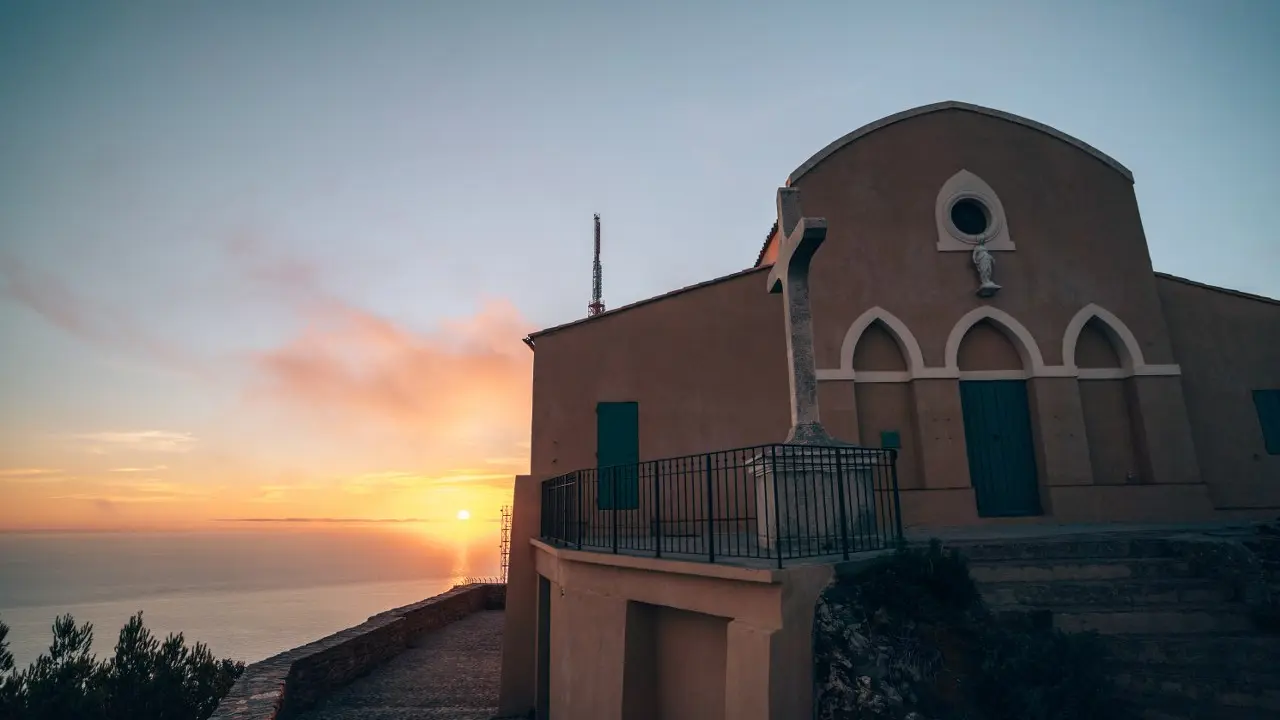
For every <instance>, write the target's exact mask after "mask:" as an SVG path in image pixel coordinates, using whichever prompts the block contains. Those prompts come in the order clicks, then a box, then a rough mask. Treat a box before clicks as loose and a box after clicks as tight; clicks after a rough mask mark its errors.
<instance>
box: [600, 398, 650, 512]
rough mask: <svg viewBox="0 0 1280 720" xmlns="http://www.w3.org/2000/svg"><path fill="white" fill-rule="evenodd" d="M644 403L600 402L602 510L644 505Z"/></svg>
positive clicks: (625, 508) (633, 507) (627, 508)
mask: <svg viewBox="0 0 1280 720" xmlns="http://www.w3.org/2000/svg"><path fill="white" fill-rule="evenodd" d="M639 463H640V405H639V404H638V403H634V402H602V403H599V404H598V405H596V468H597V473H596V477H597V479H598V480H599V483H600V485H599V490H598V492H597V494H596V498H597V506H598V507H599V508H600V509H602V510H609V509H616V510H634V509H635V508H638V507H640V482H639V472H638V471H639Z"/></svg>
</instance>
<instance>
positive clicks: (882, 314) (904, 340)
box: [840, 305, 924, 375]
mask: <svg viewBox="0 0 1280 720" xmlns="http://www.w3.org/2000/svg"><path fill="white" fill-rule="evenodd" d="M877 320H878V321H880V322H881V323H883V324H884V326H885V327H886V328H888V329H889V334H890V335H892V336H893V339H894V340H895V341H897V343H898V349H899V350H901V351H902V357H904V358H906V360H907V370H908V371H909V372H910V373H911V374H912V375H919V374H920V373H921V372H922V371H923V370H924V354H923V353H921V352H920V343H919V342H917V341H916V336H915V335H913V334H912V333H911V328H909V327H907V324H906V323H904V322H902V321H901V320H899V319H898V317H897V316H896V315H894V314H893V313H891V312H889V311H888V310H885V309H884V308H882V307H880V306H879V305H877V306H876V307H873V308H871V309H870V310H867V311H866V312H864V313H862V314H861V315H859V316H858V319H857V320H854V321H853V324H852V325H850V326H849V330H848V331H847V332H845V334H844V342H842V343H841V344H840V371H841V372H842V373H849V374H852V373H853V352H854V350H855V349H857V347H858V340H859V339H860V338H861V337H862V334H863V333H864V332H866V330H867V328H869V327H871V324H872V323H874V322H876V321H877Z"/></svg>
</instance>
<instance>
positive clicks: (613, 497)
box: [609, 467, 618, 555]
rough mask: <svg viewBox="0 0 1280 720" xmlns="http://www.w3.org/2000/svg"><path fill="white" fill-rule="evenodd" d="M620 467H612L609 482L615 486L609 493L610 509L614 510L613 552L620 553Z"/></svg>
mask: <svg viewBox="0 0 1280 720" xmlns="http://www.w3.org/2000/svg"><path fill="white" fill-rule="evenodd" d="M617 470H618V468H617V467H612V468H610V472H609V478H610V480H609V483H610V485H611V486H612V487H613V492H611V493H609V500H610V501H611V503H612V505H613V506H612V507H611V508H610V510H612V511H613V554H614V555H617V554H618V472H617Z"/></svg>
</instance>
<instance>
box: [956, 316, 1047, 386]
mask: <svg viewBox="0 0 1280 720" xmlns="http://www.w3.org/2000/svg"><path fill="white" fill-rule="evenodd" d="M982 322H984V323H985V324H986V326H989V327H990V328H994V329H996V330H998V331H999V332H1001V333H1002V334H1003V335H1004V337H1005V338H1006V339H1008V341H1009V343H1010V344H1011V345H1013V348H1014V350H1015V352H1017V354H1018V358H1019V360H1020V361H1021V369H1022V370H1023V371H1024V372H1025V373H1026V374H1027V375H1039V374H1043V372H1044V357H1043V356H1042V355H1041V353H1040V346H1039V345H1037V344H1036V340H1035V338H1034V337H1032V335H1031V331H1030V330H1027V328H1026V326H1024V325H1023V324H1022V323H1020V322H1018V321H1017V319H1015V318H1014V317H1013V316H1012V315H1010V314H1009V313H1007V312H1005V311H1003V310H1001V309H999V308H994V307H991V306H989V305H983V306H981V307H977V308H974V309H973V310H970V311H969V312H967V313H965V314H964V316H962V317H961V318H960V319H959V320H957V321H956V324H955V325H954V326H952V328H951V334H950V335H948V336H947V346H946V350H945V351H944V357H945V358H946V369H947V370H948V371H949V372H951V373H956V374H959V373H960V364H959V355H960V344H961V343H962V342H963V341H964V337H965V335H966V334H967V333H968V332H969V329H970V328H972V327H973V326H975V325H977V324H978V323H982Z"/></svg>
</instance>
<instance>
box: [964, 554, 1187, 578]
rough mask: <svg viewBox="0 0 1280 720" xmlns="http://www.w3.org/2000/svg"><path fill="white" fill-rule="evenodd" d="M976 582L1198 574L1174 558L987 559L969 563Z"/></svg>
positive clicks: (1174, 576)
mask: <svg viewBox="0 0 1280 720" xmlns="http://www.w3.org/2000/svg"><path fill="white" fill-rule="evenodd" d="M969 575H970V576H971V577H973V580H974V582H977V583H1000V582H1049V581H1055V580H1124V579H1132V578H1161V579H1174V578H1190V577H1195V576H1196V575H1195V573H1194V572H1193V571H1192V569H1191V566H1190V564H1188V563H1187V562H1185V561H1182V560H1175V559H1172V558H1103V559H1095V560H1087V561H1074V562H1073V561H1053V560H986V561H980V562H971V563H969Z"/></svg>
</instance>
